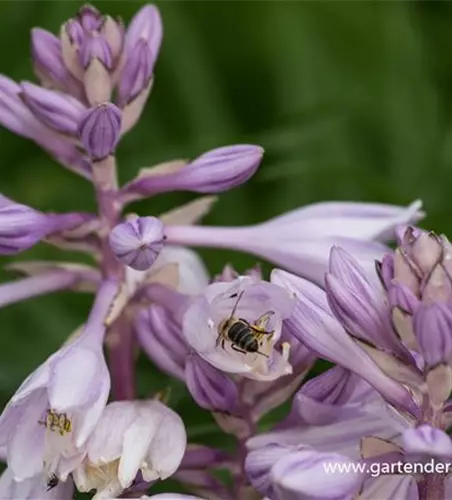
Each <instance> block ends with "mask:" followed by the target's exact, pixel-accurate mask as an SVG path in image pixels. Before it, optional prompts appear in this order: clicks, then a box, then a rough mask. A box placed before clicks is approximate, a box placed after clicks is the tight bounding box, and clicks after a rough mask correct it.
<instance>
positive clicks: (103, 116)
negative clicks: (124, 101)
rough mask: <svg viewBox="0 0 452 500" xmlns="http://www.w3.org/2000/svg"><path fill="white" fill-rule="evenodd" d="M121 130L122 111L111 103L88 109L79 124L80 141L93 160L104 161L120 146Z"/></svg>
mask: <svg viewBox="0 0 452 500" xmlns="http://www.w3.org/2000/svg"><path fill="white" fill-rule="evenodd" d="M120 129H121V111H120V110H119V109H118V108H117V107H116V106H115V105H114V104H111V103H106V104H99V105H98V106H95V107H93V108H90V109H88V110H87V111H86V112H85V113H84V115H83V116H82V118H81V120H80V123H79V129H78V130H79V134H80V140H81V141H82V144H83V147H84V148H85V150H86V152H87V153H88V154H89V156H90V157H91V158H92V159H93V160H102V159H103V158H106V157H107V156H108V155H110V154H112V153H113V152H114V150H115V148H116V145H117V144H118V141H119V137H120Z"/></svg>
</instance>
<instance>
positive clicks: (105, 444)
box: [74, 400, 187, 499]
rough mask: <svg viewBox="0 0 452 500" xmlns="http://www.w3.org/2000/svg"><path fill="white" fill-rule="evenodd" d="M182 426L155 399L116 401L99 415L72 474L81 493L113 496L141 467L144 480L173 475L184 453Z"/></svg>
mask: <svg viewBox="0 0 452 500" xmlns="http://www.w3.org/2000/svg"><path fill="white" fill-rule="evenodd" d="M186 441H187V438H186V434H185V428H184V425H183V423H182V420H181V419H180V417H179V416H178V415H177V414H176V413H174V412H173V411H172V410H170V409H169V408H167V407H166V406H165V405H164V404H162V403H160V402H159V401H157V400H149V401H117V402H114V403H110V404H109V405H107V407H106V408H105V410H104V412H103V413H102V417H101V418H100V420H99V422H98V425H97V427H96V429H95V431H94V433H93V435H92V436H91V438H90V440H89V442H88V444H87V455H86V458H85V460H84V462H83V463H82V465H80V467H79V468H78V469H77V470H76V471H75V472H74V480H75V483H76V485H77V488H78V489H79V490H80V491H90V490H91V489H96V490H97V493H96V495H95V497H94V498H96V499H101V498H112V497H114V496H116V495H119V494H120V493H121V492H122V491H123V490H124V489H126V488H128V487H129V486H130V485H131V484H132V482H133V480H134V479H135V476H136V475H137V473H138V472H139V471H140V472H141V474H142V477H143V479H144V480H145V481H155V480H157V479H162V480H163V479H166V478H167V477H169V476H171V475H172V474H174V472H175V471H176V469H177V468H178V467H179V464H180V463H181V461H182V458H183V456H184V452H185V447H186Z"/></svg>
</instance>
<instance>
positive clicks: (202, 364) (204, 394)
mask: <svg viewBox="0 0 452 500" xmlns="http://www.w3.org/2000/svg"><path fill="white" fill-rule="evenodd" d="M185 380H186V383H187V388H188V390H189V391H190V394H191V395H192V397H193V399H194V400H195V401H196V403H197V404H198V405H199V406H200V407H201V408H205V409H206V410H211V411H222V412H230V413H234V410H235V406H236V405H237V401H238V396H239V395H238V389H237V386H236V384H235V383H234V382H233V381H232V380H231V379H230V378H228V377H227V376H226V375H225V374H224V373H222V372H221V371H219V370H218V369H217V368H215V367H213V366H212V365H211V364H209V363H207V361H204V360H203V359H202V358H201V357H200V356H198V355H197V354H190V355H189V356H188V358H187V362H186V365H185Z"/></svg>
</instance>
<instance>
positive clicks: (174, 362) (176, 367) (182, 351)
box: [135, 304, 189, 381]
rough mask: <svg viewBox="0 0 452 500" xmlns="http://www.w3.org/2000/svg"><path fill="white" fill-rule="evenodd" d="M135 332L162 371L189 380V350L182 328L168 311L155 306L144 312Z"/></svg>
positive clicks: (140, 315)
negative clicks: (187, 375) (186, 373)
mask: <svg viewBox="0 0 452 500" xmlns="http://www.w3.org/2000/svg"><path fill="white" fill-rule="evenodd" d="M135 331H136V333H137V337H138V341H139V343H140V345H141V347H142V348H143V350H144V351H145V352H146V354H147V355H148V356H149V358H150V359H151V360H152V361H153V363H154V364H155V365H156V366H157V367H158V368H160V370H162V371H163V372H164V373H168V374H170V375H171V376H172V377H175V378H178V379H180V380H182V381H183V380H185V363H186V360H187V358H188V354H189V348H188V345H187V343H186V341H185V339H184V338H183V336H182V326H181V325H180V323H179V322H178V321H177V320H176V319H175V318H174V317H173V316H172V315H171V314H170V313H169V312H168V311H167V310H166V309H164V308H163V307H161V306H159V305H157V304H152V305H151V307H149V308H148V309H147V310H145V311H140V313H139V315H138V317H137V319H136V321H135Z"/></svg>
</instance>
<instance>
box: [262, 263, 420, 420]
mask: <svg viewBox="0 0 452 500" xmlns="http://www.w3.org/2000/svg"><path fill="white" fill-rule="evenodd" d="M271 281H272V283H276V284H278V285H280V286H283V287H285V288H286V289H287V290H288V291H289V292H290V293H294V294H296V296H297V300H296V305H295V308H294V311H293V314H292V316H291V317H290V318H288V319H287V320H286V325H287V327H288V328H289V330H290V331H291V333H292V334H293V335H294V336H295V337H297V338H298V339H299V340H300V342H302V343H304V344H305V345H306V346H308V347H309V348H310V349H312V350H313V351H314V352H316V353H318V354H319V355H320V356H322V357H324V358H326V359H328V360H330V361H333V362H335V363H338V364H340V365H342V366H344V367H346V368H349V369H350V370H352V371H354V372H355V373H357V374H358V375H360V376H361V377H363V378H364V379H365V380H367V381H368V382H369V383H370V384H371V385H373V386H374V387H375V388H376V389H377V390H378V391H380V392H381V393H382V394H383V395H384V397H385V398H386V399H387V400H388V401H391V402H392V403H393V404H395V405H397V406H399V407H400V408H404V409H405V410H408V411H413V412H416V411H417V406H416V404H415V403H414V401H413V399H412V397H411V396H410V394H409V393H408V392H407V391H406V389H405V388H404V387H403V386H402V385H401V384H400V383H398V382H396V381H394V380H393V379H392V378H391V377H389V376H388V375H387V374H386V373H385V372H384V371H383V370H381V369H380V368H379V367H378V365H377V364H376V362H375V361H373V360H372V358H371V357H370V356H369V354H367V353H366V351H365V350H364V348H363V345H362V344H358V343H357V342H355V341H354V340H352V338H351V337H350V336H348V335H347V333H346V332H345V330H344V329H343V328H342V326H341V324H340V323H339V322H338V321H337V320H336V319H335V318H334V316H333V314H332V312H331V310H330V308H329V306H328V302H327V296H326V294H325V292H324V291H323V290H321V289H320V288H318V287H316V286H315V285H314V284H312V283H309V282H307V281H305V280H303V279H301V278H298V277H297V276H294V275H292V274H290V273H287V272H285V271H280V270H276V271H273V273H272V277H271ZM415 375H416V374H415V373H414V374H413V376H415ZM416 380H417V379H416Z"/></svg>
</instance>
